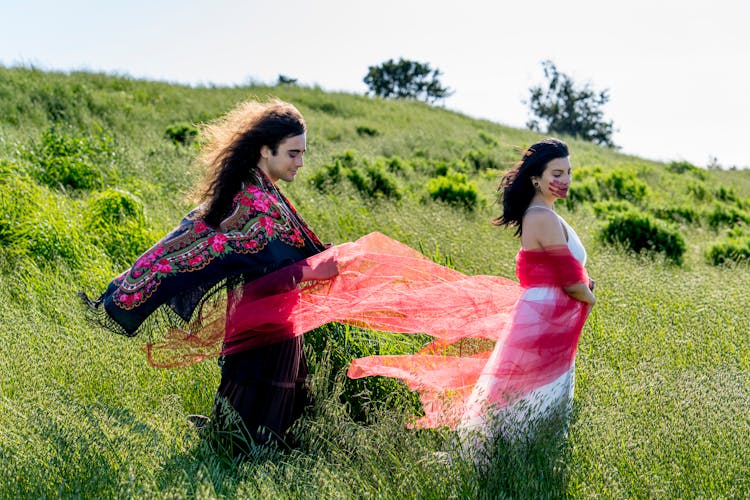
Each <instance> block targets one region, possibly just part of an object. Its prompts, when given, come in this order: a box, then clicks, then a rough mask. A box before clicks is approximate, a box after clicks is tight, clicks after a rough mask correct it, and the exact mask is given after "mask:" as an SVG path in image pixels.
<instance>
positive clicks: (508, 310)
mask: <svg viewBox="0 0 750 500" xmlns="http://www.w3.org/2000/svg"><path fill="white" fill-rule="evenodd" d="M330 260H333V261H334V262H335V263H336V266H337V268H338V275H337V276H335V277H333V278H332V279H328V280H322V281H315V282H308V283H302V284H301V286H300V285H299V284H297V283H295V282H294V280H295V277H298V276H301V275H302V268H303V267H304V266H309V267H311V268H316V267H317V266H319V265H321V264H323V263H325V262H327V261H330ZM517 276H518V277H519V279H520V281H521V283H522V284H523V286H524V288H527V289H528V288H532V287H552V288H554V289H555V290H556V292H555V293H552V294H551V295H550V294H548V295H545V297H544V298H543V299H534V298H533V297H531V296H529V293H530V292H531V291H533V290H534V288H532V290H526V292H525V293H524V288H522V287H521V286H519V285H518V283H515V282H514V281H511V280H508V279H505V278H500V277H493V276H466V275H464V274H462V273H460V272H458V271H455V270H452V269H448V268H446V267H443V266H440V265H439V264H435V263H434V262H432V261H430V260H429V259H427V258H426V257H424V256H423V255H421V254H420V253H418V252H416V251H415V250H413V249H411V248H409V247H408V246H406V245H403V244H401V243H399V242H397V241H394V240H392V239H390V238H388V237H386V236H384V235H382V234H380V233H371V234H369V235H367V236H364V237H363V238H360V239H359V240H357V241H356V242H354V243H345V244H342V245H337V246H335V247H332V248H329V249H328V250H326V251H324V252H322V253H320V254H317V255H315V256H313V257H310V258H308V259H306V260H304V261H301V262H298V263H297V264H294V265H293V266H289V267H287V268H283V269H281V270H279V271H276V272H274V273H271V274H268V275H266V276H264V277H263V278H260V279H258V280H255V281H253V282H251V283H248V284H247V285H245V286H244V287H242V288H240V289H237V290H234V291H232V292H230V293H229V294H228V296H227V300H225V301H223V302H222V301H215V302H213V303H211V304H205V305H204V307H203V309H202V310H201V315H200V317H199V318H198V320H196V321H195V322H194V324H193V325H191V326H190V328H188V329H187V330H171V331H170V332H168V334H167V336H166V337H165V338H164V339H163V340H162V341H161V342H159V343H156V344H153V345H150V346H149V347H148V352H149V362H150V363H151V364H153V365H155V366H180V365H186V364H190V363H194V362H197V361H200V360H202V359H204V358H206V357H208V356H212V355H213V356H215V355H218V354H220V353H234V352H239V351H242V350H246V349H252V348H254V347H257V346H261V345H265V344H269V343H274V342H279V341H281V340H285V339H289V338H293V337H296V336H298V335H302V334H304V333H305V332H308V331H310V330H312V329H314V328H316V327H318V326H321V325H323V324H325V323H329V322H340V323H347V324H351V325H356V326H361V327H364V328H369V329H372V330H378V331H386V332H399V333H426V334H428V335H431V336H432V337H434V338H435V341H434V342H433V343H431V344H430V345H428V346H427V347H425V348H424V349H422V350H421V351H420V352H418V353H416V354H411V355H404V356H371V357H367V358H362V359H357V360H354V361H353V362H352V364H351V366H350V368H349V372H348V375H349V376H350V377H352V378H359V377H364V376H371V375H382V376H389V377H396V378H399V379H401V380H403V381H404V382H406V384H407V385H408V386H409V387H410V388H412V389H414V390H417V391H418V392H419V394H420V398H421V401H422V403H423V407H424V411H425V416H424V417H422V418H421V419H420V420H419V421H418V422H417V425H418V426H425V427H437V426H442V425H447V426H450V427H454V426H455V425H456V424H457V423H458V422H459V421H460V419H461V418H462V416H464V415H466V414H467V407H468V413H469V414H470V413H471V412H472V411H482V410H481V409H480V408H479V407H478V406H477V404H476V403H472V404H470V402H469V396H470V395H471V393H472V389H473V388H474V387H475V385H476V384H477V382H478V380H479V378H480V375H483V374H488V373H490V374H492V375H493V376H495V377H497V378H500V379H502V380H503V381H504V382H503V384H502V386H501V388H500V389H499V390H498V391H496V394H493V395H492V396H491V398H490V399H492V400H493V402H501V399H502V398H504V397H507V396H508V395H509V394H512V395H519V394H523V393H526V392H528V391H530V390H533V389H534V388H536V387H539V386H541V385H543V384H545V383H547V382H549V381H551V380H554V378H555V377H556V376H558V375H559V374H561V373H563V372H564V371H565V370H567V369H568V368H569V367H570V365H571V363H572V362H573V359H574V357H575V351H576V346H577V343H578V337H579V335H580V332H581V328H582V327H583V323H584V321H585V319H586V315H587V314H588V307H587V306H586V305H585V304H583V303H581V302H578V301H576V300H574V299H571V298H570V297H569V296H567V295H566V294H565V293H564V292H562V288H561V287H563V286H567V285H570V284H573V283H576V282H586V281H587V277H586V272H585V270H584V269H583V267H582V266H581V264H580V263H578V261H577V260H575V258H574V257H573V256H572V255H571V254H570V251H569V250H568V249H567V247H562V248H554V249H547V250H545V251H532V252H529V251H523V250H522V251H521V252H519V255H518V257H517ZM537 290H538V288H537ZM522 294H524V295H523V296H522ZM519 299H520V300H519ZM463 339H487V340H490V341H496V342H500V343H502V349H501V350H500V352H501V353H502V354H501V355H497V356H493V358H497V359H490V360H489V361H488V358H489V357H490V353H491V351H492V345H493V344H492V343H491V342H481V341H474V345H473V347H472V348H471V349H467V350H466V351H467V352H466V353H464V352H463V351H464V349H460V348H457V346H455V345H454V344H455V343H456V342H458V341H461V340H463ZM470 342H471V341H470ZM477 346H479V348H477ZM495 351H496V352H497V351H498V350H497V349H496V350H495Z"/></svg>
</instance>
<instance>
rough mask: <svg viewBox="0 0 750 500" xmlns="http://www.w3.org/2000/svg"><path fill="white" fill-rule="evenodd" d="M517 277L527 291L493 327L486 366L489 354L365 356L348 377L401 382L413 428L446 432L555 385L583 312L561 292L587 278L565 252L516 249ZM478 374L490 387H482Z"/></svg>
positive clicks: (584, 307)
mask: <svg viewBox="0 0 750 500" xmlns="http://www.w3.org/2000/svg"><path fill="white" fill-rule="evenodd" d="M516 274H517V276H518V277H519V279H520V280H521V283H522V285H523V286H524V288H526V289H528V290H527V291H526V292H525V293H524V295H523V296H521V298H520V300H518V302H517V303H516V305H515V307H514V308H513V310H512V313H511V314H510V315H509V316H508V317H506V318H503V319H509V321H497V322H496V327H497V328H498V330H497V333H498V337H497V342H498V343H499V346H498V348H496V349H495V350H494V352H493V353H492V356H491V357H490V358H489V359H487V358H488V357H489V355H490V352H484V353H478V354H475V355H473V356H471V357H457V356H450V355H441V356H425V355H424V353H417V354H415V355H406V356H371V357H368V358H363V359H357V360H354V361H353V362H352V365H351V367H350V369H349V376H350V377H353V378H358V377H362V376H371V375H384V376H389V377H396V378H400V379H402V380H404V381H405V382H406V383H407V385H408V386H409V387H410V388H412V389H414V390H417V391H418V392H419V394H420V400H421V402H422V405H423V409H424V413H425V415H424V417H422V418H421V419H419V420H418V421H417V422H416V425H417V426H419V427H439V426H448V427H451V428H454V427H455V426H456V425H458V424H459V422H461V421H462V420H471V419H474V418H476V417H481V415H482V414H483V413H484V412H486V411H487V410H488V408H489V407H492V408H498V407H502V406H504V405H505V404H507V403H508V402H511V401H513V400H515V399H517V398H520V397H523V396H524V395H525V394H528V393H529V392H531V391H533V390H535V389H537V388H539V387H542V386H544V385H545V384H548V383H550V382H552V381H554V380H555V379H556V378H557V377H559V376H560V375H562V374H563V373H565V372H566V371H567V370H568V369H569V368H570V367H571V365H572V363H573V360H574V359H575V353H576V348H577V345H578V339H579V336H580V333H581V330H582V328H583V324H584V322H585V321H586V317H587V315H588V312H589V310H590V308H589V306H588V305H587V304H585V303H583V302H579V301H577V300H575V299H573V298H571V297H570V296H568V295H567V294H566V293H565V292H564V291H563V289H562V287H563V286H569V285H572V284H575V283H580V282H584V283H586V282H587V281H588V277H587V275H586V271H585V269H584V268H583V266H582V265H581V264H580V263H579V262H578V261H577V260H576V259H575V258H574V257H573V256H572V255H571V253H570V250H569V249H568V248H567V247H555V248H552V249H545V250H539V251H526V250H521V251H520V252H519V254H518V257H517V269H516ZM468 336H471V334H469V335H468ZM480 375H481V376H482V378H483V379H484V378H487V377H489V378H491V379H492V383H484V382H483V380H480ZM478 383H479V384H480V385H486V387H483V389H484V390H485V392H484V393H483V394H481V397H479V398H477V397H473V398H472V397H470V396H471V395H472V391H474V390H475V388H476V387H477V384H478Z"/></svg>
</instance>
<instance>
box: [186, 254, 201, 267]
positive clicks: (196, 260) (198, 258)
mask: <svg viewBox="0 0 750 500" xmlns="http://www.w3.org/2000/svg"><path fill="white" fill-rule="evenodd" d="M201 262H203V256H202V255H196V256H195V257H193V258H192V259H190V260H189V261H188V265H190V266H197V265H198V264H200V263H201Z"/></svg>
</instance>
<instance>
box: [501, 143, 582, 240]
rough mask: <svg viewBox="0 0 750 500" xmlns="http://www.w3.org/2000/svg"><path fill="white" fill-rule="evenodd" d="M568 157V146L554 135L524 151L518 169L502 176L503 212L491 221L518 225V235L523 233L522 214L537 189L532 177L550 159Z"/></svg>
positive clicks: (505, 224) (539, 173) (538, 174)
mask: <svg viewBox="0 0 750 500" xmlns="http://www.w3.org/2000/svg"><path fill="white" fill-rule="evenodd" d="M567 156H568V145H567V144H565V143H564V142H562V141H561V140H559V139H554V138H551V137H550V138H548V139H544V140H543V141H540V142H537V143H536V144H533V145H532V146H530V147H529V148H528V149H527V150H525V151H524V152H523V157H522V158H521V160H520V161H519V162H518V163H516V165H515V168H513V169H512V170H510V171H509V172H507V173H506V174H505V175H503V178H502V179H501V180H500V185H498V187H497V191H498V193H499V194H498V201H499V202H500V203H502V206H503V213H502V215H500V217H496V218H494V219H492V223H493V224H494V225H496V226H506V227H515V228H516V233H515V234H516V236H521V233H522V231H523V227H522V220H523V214H524V213H525V212H526V209H527V208H529V204H530V203H531V199H532V198H533V197H534V194H535V192H536V190H535V188H534V185H533V183H532V181H531V178H532V177H540V176H541V175H542V173H544V169H545V167H546V166H547V163H549V162H550V161H552V160H554V159H557V158H566V157H567Z"/></svg>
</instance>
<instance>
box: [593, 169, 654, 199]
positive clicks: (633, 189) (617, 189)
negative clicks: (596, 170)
mask: <svg viewBox="0 0 750 500" xmlns="http://www.w3.org/2000/svg"><path fill="white" fill-rule="evenodd" d="M597 182H598V183H599V188H600V192H601V196H602V197H603V198H606V199H611V198H616V199H620V200H627V201H629V202H631V203H636V204H637V203H640V202H642V201H643V200H644V199H645V198H646V197H647V196H648V194H649V190H648V185H647V184H646V183H645V182H643V181H642V180H640V179H638V178H637V177H636V176H635V174H634V173H633V172H629V171H623V170H612V171H610V172H608V173H607V174H604V175H601V176H599V177H598V178H597Z"/></svg>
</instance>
